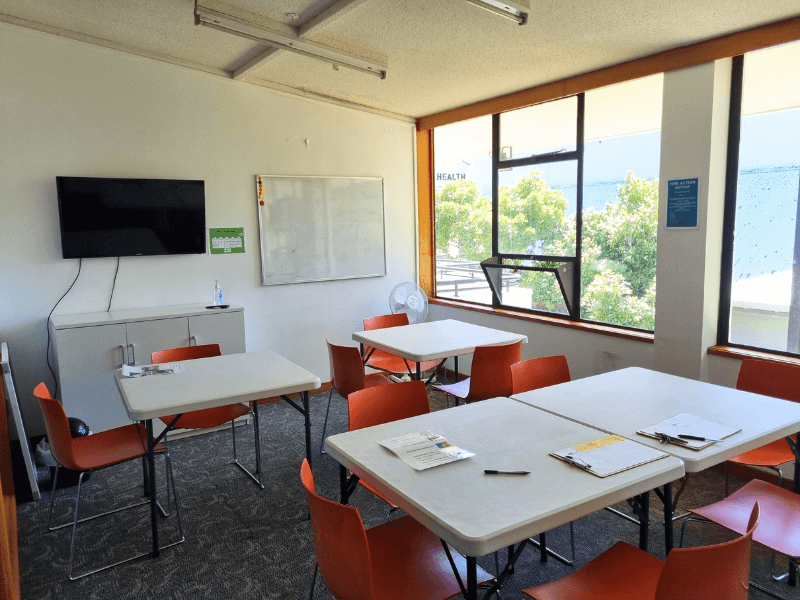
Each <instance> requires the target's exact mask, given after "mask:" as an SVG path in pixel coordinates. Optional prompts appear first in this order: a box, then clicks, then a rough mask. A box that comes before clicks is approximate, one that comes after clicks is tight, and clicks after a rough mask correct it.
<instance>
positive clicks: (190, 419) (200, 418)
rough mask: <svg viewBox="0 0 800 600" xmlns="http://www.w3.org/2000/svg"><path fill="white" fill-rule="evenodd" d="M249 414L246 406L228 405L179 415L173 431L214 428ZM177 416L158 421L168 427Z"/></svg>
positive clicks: (162, 418)
mask: <svg viewBox="0 0 800 600" xmlns="http://www.w3.org/2000/svg"><path fill="white" fill-rule="evenodd" d="M249 412H250V407H249V406H248V405H247V404H230V405H228V406H217V407H214V408H206V409H203V410H195V411H192V412H188V413H185V414H183V415H181V418H180V419H178V422H177V423H176V424H175V425H174V426H173V429H204V428H206V427H216V426H218V425H223V424H225V423H229V422H230V421H233V420H234V419H238V418H239V417H243V416H244V415H246V414H247V413H249ZM177 416H178V415H170V416H168V417H160V420H161V422H162V423H164V424H165V425H169V424H170V423H172V421H173V419H175V417H177Z"/></svg>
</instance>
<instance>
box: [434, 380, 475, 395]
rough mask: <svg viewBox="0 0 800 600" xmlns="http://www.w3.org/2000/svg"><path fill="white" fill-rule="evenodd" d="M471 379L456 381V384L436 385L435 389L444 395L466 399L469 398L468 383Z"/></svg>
mask: <svg viewBox="0 0 800 600" xmlns="http://www.w3.org/2000/svg"><path fill="white" fill-rule="evenodd" d="M470 379H472V378H471V377H467V378H466V379H462V380H461V381H457V382H456V383H448V384H447V385H437V386H436V387H437V388H439V389H440V390H442V391H443V392H444V393H446V394H450V395H451V396H458V397H459V398H466V397H467V396H469V381H470Z"/></svg>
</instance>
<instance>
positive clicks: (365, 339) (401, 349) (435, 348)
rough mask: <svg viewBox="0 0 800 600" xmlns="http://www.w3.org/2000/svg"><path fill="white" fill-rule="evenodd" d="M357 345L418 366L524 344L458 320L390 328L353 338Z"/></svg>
mask: <svg viewBox="0 0 800 600" xmlns="http://www.w3.org/2000/svg"><path fill="white" fill-rule="evenodd" d="M353 339H354V340H355V341H357V342H360V343H362V344H365V345H367V346H372V347H374V348H378V349H379V350H384V351H386V352H390V353H392V354H396V355H397V356H402V357H403V358H407V359H409V360H413V361H415V362H424V361H426V360H437V359H441V358H448V357H450V356H460V355H462V354H472V353H473V352H475V347H476V346H496V345H499V344H510V343H513V342H517V341H519V340H522V343H523V344H527V343H528V338H527V336H524V335H522V334H519V333H511V332H508V331H501V330H499V329H491V328H489V327H481V326H480V325H473V324H472V323H464V322H463V321H456V320H454V319H446V320H444V321H429V322H427V323H417V324H415V325H403V326H401V327H387V328H385V329H373V330H371V331H357V332H356V333H354V334H353Z"/></svg>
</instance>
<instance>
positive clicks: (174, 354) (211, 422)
mask: <svg viewBox="0 0 800 600" xmlns="http://www.w3.org/2000/svg"><path fill="white" fill-rule="evenodd" d="M212 356H222V351H221V350H220V348H219V344H201V345H199V346H183V347H181V348H171V349H170V350H159V351H158V352H153V353H152V354H151V355H150V362H152V363H153V364H160V363H170V362H176V361H181V360H194V359H197V358H209V357H212ZM252 406H253V409H252V410H253V413H254V416H253V421H254V425H253V433H254V435H255V448H256V473H258V477H256V476H255V475H254V474H253V473H251V472H250V470H249V469H248V468H247V467H245V466H244V465H243V464H242V463H241V462H239V459H238V458H237V457H236V424H235V423H234V420H235V419H238V418H239V417H243V416H245V415H246V414H247V413H249V412H250V410H251V409H250V407H249V406H247V404H241V403H238V404H229V405H226V406H217V407H214V408H206V409H203V410H195V411H192V412H188V413H184V414H182V415H180V419H178V420H177V421H175V418H176V417H177V416H178V415H169V416H167V417H160V420H161V422H162V423H164V425H170V424H172V428H173V429H207V428H209V427H218V426H220V425H224V424H225V423H230V424H231V435H232V436H233V463H234V464H235V465H236V466H237V467H239V468H240V469H241V470H242V471H244V472H245V473H246V474H247V475H249V476H250V478H251V479H252V480H253V481H255V482H256V483H257V484H258V485H259V486H260V487H261V489H262V490H263V489H264V484H263V483H261V445H260V444H259V442H260V440H259V439H258V435H259V432H258V427H257V423H258V421H257V420H256V419H257V417H256V416H255V410H256V402H253V403H252Z"/></svg>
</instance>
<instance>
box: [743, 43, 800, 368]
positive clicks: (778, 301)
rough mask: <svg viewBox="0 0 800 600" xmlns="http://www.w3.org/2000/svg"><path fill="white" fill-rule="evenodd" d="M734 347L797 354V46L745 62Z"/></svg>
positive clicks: (799, 146)
mask: <svg viewBox="0 0 800 600" xmlns="http://www.w3.org/2000/svg"><path fill="white" fill-rule="evenodd" d="M742 113H743V116H742V127H741V139H740V146H739V181H738V187H737V197H736V226H735V230H734V248H733V274H732V280H731V284H732V286H731V312H730V335H729V341H730V342H732V343H734V344H743V345H746V346H755V347H758V348H764V349H767V350H779V351H789V352H795V353H796V352H798V334H800V298H797V297H796V298H795V299H793V298H792V288H793V279H794V277H795V276H800V272H798V266H794V267H793V262H794V256H795V253H796V250H795V246H796V244H797V199H798V191H799V190H798V188H799V187H800V185H799V183H798V182H799V181H800V136H798V132H800V43H793V44H787V45H785V46H778V47H776V48H769V49H766V50H761V51H759V52H753V53H750V54H747V55H746V56H745V62H744V83H743V89H742Z"/></svg>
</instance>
